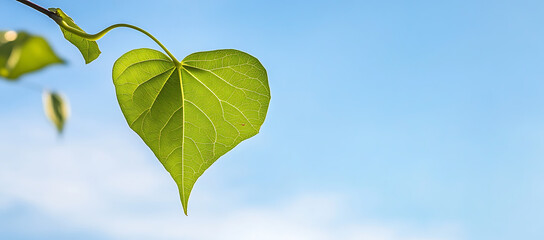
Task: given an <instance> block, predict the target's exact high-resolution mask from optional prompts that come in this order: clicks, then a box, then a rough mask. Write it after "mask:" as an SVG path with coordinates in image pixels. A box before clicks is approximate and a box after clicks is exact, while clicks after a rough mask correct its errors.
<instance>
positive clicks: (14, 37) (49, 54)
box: [0, 31, 63, 80]
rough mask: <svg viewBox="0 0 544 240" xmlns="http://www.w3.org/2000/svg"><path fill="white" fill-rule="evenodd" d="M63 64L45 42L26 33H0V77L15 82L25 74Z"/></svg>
mask: <svg viewBox="0 0 544 240" xmlns="http://www.w3.org/2000/svg"><path fill="white" fill-rule="evenodd" d="M55 63H63V60H62V59H60V58H59V57H58V56H57V55H56V54H55V52H53V49H51V46H49V44H48V43H47V41H46V40H45V39H44V38H42V37H39V36H35V35H30V34H28V33H26V32H15V31H0V76H1V77H4V78H7V79H9V80H15V79H17V78H19V77H20V76H21V75H23V74H25V73H30V72H34V71H37V70H40V69H42V68H44V67H46V66H48V65H51V64H55Z"/></svg>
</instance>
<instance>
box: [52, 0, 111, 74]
mask: <svg viewBox="0 0 544 240" xmlns="http://www.w3.org/2000/svg"><path fill="white" fill-rule="evenodd" d="M49 10H50V11H52V12H55V13H57V15H59V16H60V17H61V18H62V20H64V21H65V22H66V23H67V24H68V26H70V27H73V28H75V29H78V30H81V31H82V32H85V31H83V29H81V28H80V27H79V26H78V25H76V23H75V22H74V20H72V18H70V17H69V16H68V15H66V13H64V12H63V11H62V10H60V9H59V8H50V9H49ZM60 30H61V31H62V34H64V38H66V40H68V41H69V42H71V43H72V44H74V46H76V47H77V48H78V49H79V52H81V55H83V58H84V59H85V63H87V64H88V63H90V62H92V61H94V60H95V59H97V58H98V56H99V55H100V53H101V52H100V49H99V48H98V44H97V43H96V42H95V41H90V40H87V39H84V38H82V37H80V36H77V35H75V34H73V33H71V32H68V31H66V30H65V29H64V28H62V27H60Z"/></svg>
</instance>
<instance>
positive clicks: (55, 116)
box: [43, 91, 70, 134]
mask: <svg viewBox="0 0 544 240" xmlns="http://www.w3.org/2000/svg"><path fill="white" fill-rule="evenodd" d="M43 109H44V111H45V115H46V116H47V118H48V119H49V121H51V123H53V124H54V125H55V127H56V128H57V131H58V132H59V134H60V133H62V130H63V129H64V124H65V123H66V120H67V119H68V117H70V105H69V104H68V101H67V100H66V98H65V97H63V96H62V95H60V94H58V93H56V92H48V91H46V92H44V93H43Z"/></svg>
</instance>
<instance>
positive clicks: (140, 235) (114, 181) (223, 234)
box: [0, 128, 461, 240]
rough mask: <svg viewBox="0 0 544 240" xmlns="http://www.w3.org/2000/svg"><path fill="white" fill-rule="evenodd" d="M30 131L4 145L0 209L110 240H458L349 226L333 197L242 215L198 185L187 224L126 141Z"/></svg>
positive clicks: (413, 230) (428, 231) (165, 187)
mask: <svg viewBox="0 0 544 240" xmlns="http://www.w3.org/2000/svg"><path fill="white" fill-rule="evenodd" d="M27 129H32V131H31V132H29V131H27V132H26V133H24V132H23V133H21V134H22V135H21V134H19V135H18V136H26V135H25V134H28V135H34V139H35V140H28V144H32V145H33V146H34V145H35V147H32V149H31V151H30V150H24V149H20V148H17V141H19V140H15V141H14V142H13V143H7V144H3V145H2V146H0V159H1V161H0V197H1V198H0V199H1V200H0V208H1V207H2V206H3V207H4V208H9V207H10V206H12V205H15V204H24V205H27V206H30V207H32V208H33V209H35V210H36V211H39V213H40V214H44V215H46V216H49V217H50V218H51V219H56V220H57V221H59V222H61V223H62V225H65V226H70V227H73V228H74V229H82V230H85V231H91V232H94V233H100V234H104V235H106V236H111V237H112V238H113V239H191V240H212V239H221V240H250V239H251V240H253V239H259V240H277V239H282V240H290V239H293V240H306V239H307V240H310V239H311V240H336V239H343V240H415V239H417V240H450V239H451V240H453V239H461V237H460V231H459V229H457V228H456V227H455V226H447V225H446V226H425V227H415V226H412V225H409V224H398V223H385V222H377V221H372V220H371V219H367V220H358V221H354V220H346V218H345V213H346V211H349V206H346V204H347V201H345V199H343V198H342V196H338V195H334V194H327V193H320V194H315V193H313V194H312V193H301V194H300V195H298V196H293V197H290V198H287V199H285V200H284V201H283V202H282V203H276V204H268V205H258V206H255V205H247V206H244V203H243V202H238V201H239V199H237V198H236V196H235V194H229V193H228V192H220V191H210V190H209V189H206V186H198V187H199V188H202V189H200V190H199V191H198V193H197V192H195V193H193V197H192V199H191V200H192V202H191V204H192V205H191V209H190V216H189V217H186V216H184V215H182V211H181V206H180V203H179V200H178V195H177V191H176V187H175V184H174V183H173V181H172V180H171V179H170V178H169V176H168V175H167V174H166V172H165V171H164V170H163V169H162V167H161V166H160V165H159V164H158V163H157V162H155V161H149V157H150V156H151V155H150V154H149V153H148V152H147V150H146V149H138V147H135V146H130V145H127V144H125V142H127V140H126V139H125V138H126V137H122V136H121V134H116V133H115V132H114V131H107V134H105V135H103V137H100V135H98V134H97V135H95V136H94V137H91V138H90V139H89V140H86V141H79V140H73V139H70V140H68V141H64V142H63V143H59V144H56V143H53V144H42V145H39V144H38V141H44V139H42V138H47V137H46V136H47V134H45V135H44V134H35V133H36V132H35V131H36V129H37V128H27ZM19 130H23V129H19ZM8 134H11V133H8ZM30 139H32V138H30ZM128 142H130V141H128ZM8 159H9V160H10V161H7V160H8ZM207 177H210V176H207ZM0 210H1V209H0ZM41 231H53V230H46V229H41ZM55 231H56V230H55Z"/></svg>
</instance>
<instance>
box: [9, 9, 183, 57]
mask: <svg viewBox="0 0 544 240" xmlns="http://www.w3.org/2000/svg"><path fill="white" fill-rule="evenodd" d="M16 1H18V2H20V3H22V4H25V5H27V6H29V7H31V8H34V9H35V10H37V11H39V12H41V13H43V14H45V15H47V16H48V17H50V18H51V19H53V20H55V22H56V23H57V24H58V25H59V26H60V27H62V28H64V29H65V30H66V31H68V32H71V33H73V34H75V35H77V36H79V37H82V38H85V39H88V40H91V41H96V40H98V39H100V38H102V37H103V36H104V35H106V33H108V32H109V31H111V30H113V29H115V28H119V27H126V28H132V29H134V30H136V31H139V32H141V33H143V34H145V35H146V36H148V37H149V38H151V39H152V40H153V41H155V42H156V43H157V44H158V45H159V46H160V47H161V48H162V50H164V52H166V54H168V56H169V57H170V58H171V59H172V61H173V62H174V64H175V65H176V66H177V67H180V66H181V63H180V61H178V60H177V59H176V57H174V55H173V54H172V53H171V52H170V51H168V49H167V48H166V47H165V46H164V45H162V43H161V42H160V41H159V40H158V39H157V38H155V37H154V36H153V35H151V34H150V33H148V32H147V31H145V30H143V29H141V28H139V27H136V26H133V25H130V24H124V23H120V24H114V25H111V26H109V27H107V28H105V29H104V30H102V31H100V32H98V33H96V34H88V33H85V32H83V31H80V30H79V29H76V28H73V27H71V26H69V25H68V24H67V23H66V22H65V21H64V20H62V18H61V17H60V16H59V15H58V14H57V13H56V12H52V11H50V10H47V9H45V8H43V7H41V6H39V5H37V4H35V3H33V2H31V1H28V0H16Z"/></svg>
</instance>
